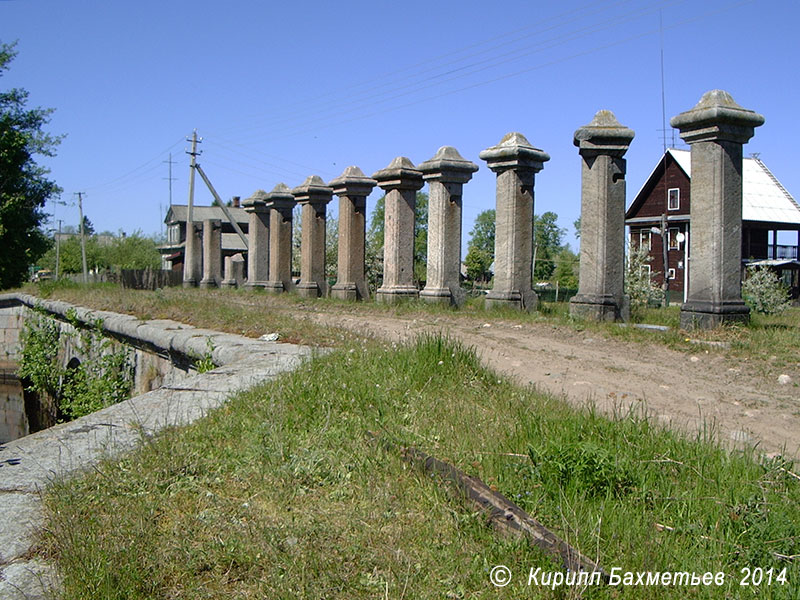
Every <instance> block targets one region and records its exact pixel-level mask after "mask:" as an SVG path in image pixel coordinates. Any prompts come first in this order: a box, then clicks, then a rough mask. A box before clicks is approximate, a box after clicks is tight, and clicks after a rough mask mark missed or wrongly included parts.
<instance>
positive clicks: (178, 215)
mask: <svg viewBox="0 0 800 600" xmlns="http://www.w3.org/2000/svg"><path fill="white" fill-rule="evenodd" d="M227 208H228V210H229V211H230V213H231V215H232V216H233V218H234V219H236V222H237V223H240V224H241V223H248V222H249V220H250V218H249V215H248V214H247V212H246V211H245V210H244V209H243V208H234V207H233V206H228V207H227ZM188 212H189V207H188V206H187V205H186V204H173V205H172V206H171V207H170V208H169V210H168V211H167V216H166V217H164V223H177V222H180V221H186V216H187V213H188ZM206 219H220V220H221V221H225V222H227V221H228V217H226V216H225V213H224V212H222V209H221V208H220V207H219V206H193V207H192V220H193V221H194V222H195V223H201V222H203V221H205V220H206Z"/></svg>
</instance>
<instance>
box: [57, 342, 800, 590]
mask: <svg viewBox="0 0 800 600" xmlns="http://www.w3.org/2000/svg"><path fill="white" fill-rule="evenodd" d="M367 432H371V434H369V435H368V434H367ZM374 436H377V438H378V442H377V443H375V441H373V437H374ZM383 442H389V444H384V443H383ZM409 445H412V446H415V447H418V448H420V449H422V450H424V451H425V452H428V453H430V454H433V455H435V456H437V457H438V458H442V459H445V460H448V461H450V462H452V463H453V464H455V465H456V466H458V467H459V468H461V469H463V470H464V471H466V472H467V473H468V474H470V475H473V476H476V477H480V478H481V479H483V480H484V481H486V482H487V484H489V485H490V486H492V487H493V488H494V489H497V490H498V491H500V492H502V493H503V494H504V495H506V496H507V497H508V498H510V499H512V500H514V501H515V502H517V503H518V504H519V505H520V506H521V507H523V508H524V509H525V510H527V511H529V512H530V513H531V514H532V515H533V516H535V517H536V518H537V519H539V520H540V521H542V522H543V523H545V524H546V525H547V526H549V527H550V528H551V529H552V530H553V531H554V532H555V533H557V534H558V535H559V536H561V537H562V538H564V539H566V540H567V541H568V542H569V543H571V544H573V545H575V546H577V547H578V548H579V549H580V550H581V551H582V552H583V553H584V554H586V555H588V556H590V557H592V558H595V559H596V560H597V561H598V562H599V563H600V564H601V565H603V566H604V567H606V569H610V568H612V567H620V568H622V569H624V570H627V571H666V570H673V571H676V570H680V571H694V572H698V573H703V572H706V571H714V572H717V571H723V572H725V573H726V575H727V578H726V584H725V585H724V586H722V587H716V586H711V587H697V588H692V589H690V590H687V589H685V588H680V587H677V588H670V587H666V588H661V587H657V588H642V587H631V588H625V587H616V588H613V589H612V588H608V587H593V588H590V589H587V590H566V589H563V588H562V589H556V590H549V589H539V588H537V589H533V588H530V587H528V586H527V575H528V573H529V569H530V568H537V567H541V568H543V569H545V570H554V569H558V568H559V566H558V563H556V562H554V561H553V560H551V559H550V558H548V557H547V556H545V555H543V554H542V553H541V552H540V551H539V550H537V549H535V548H533V547H531V546H529V545H528V544H526V543H524V542H520V541H518V540H514V539H504V538H500V537H498V536H496V534H495V533H494V532H493V530H492V529H491V527H489V526H487V522H486V517H485V515H483V514H482V513H480V512H479V511H476V510H475V509H474V508H473V507H470V506H468V505H465V504H464V502H463V501H462V499H461V498H460V497H459V496H458V495H457V494H454V493H453V492H451V491H449V490H448V488H444V487H442V486H441V485H440V482H438V480H436V478H431V477H427V476H423V475H422V474H421V473H420V472H417V471H416V470H415V469H413V468H410V467H409V466H408V465H407V464H406V463H404V462H403V460H402V459H401V458H400V456H399V453H398V452H396V450H392V449H391V448H397V447H398V446H409ZM791 468H792V465H791V464H790V463H788V462H786V461H784V460H783V459H781V458H776V459H773V460H770V461H762V460H760V459H758V458H757V457H756V456H755V455H752V454H741V453H730V452H728V451H726V450H724V449H723V448H721V447H719V446H717V445H715V444H714V443H712V442H709V441H708V440H705V439H697V440H690V439H685V438H684V437H681V436H679V435H677V434H674V433H669V432H666V431H664V430H662V429H660V428H657V427H655V426H653V424H652V423H650V422H649V421H647V420H646V419H643V418H638V417H636V416H635V415H633V414H625V415H621V416H620V417H619V418H617V419H615V420H611V419H608V418H605V417H602V416H600V415H598V414H596V413H594V412H591V411H586V412H582V411H576V410H575V409H572V408H570V407H568V406H567V405H566V404H564V403H562V402H560V401H557V400H555V399H553V398H550V397H547V396H543V395H541V394H538V393H536V392H535V391H534V390H532V389H526V388H521V387H517V386H515V385H513V384H512V383H511V382H510V381H508V380H507V379H506V378H505V377H502V376H500V375H498V374H496V373H495V372H492V371H490V370H488V369H486V368H484V367H482V366H481V365H480V363H479V361H478V359H477V357H476V355H475V353H474V352H473V351H472V350H470V349H468V348H466V347H464V346H463V345H461V344H459V343H456V342H454V341H452V340H449V339H446V338H443V337H441V336H436V335H431V336H426V337H424V338H422V339H420V340H418V341H417V342H416V343H414V344H409V345H404V346H400V347H395V348H390V347H385V346H378V345H366V346H353V347H350V348H348V349H345V350H342V351H338V352H335V353H332V354H330V355H327V356H325V357H322V358H319V359H316V360H314V361H312V362H309V363H307V364H306V365H305V366H303V367H302V368H300V369H299V370H298V371H296V372H295V373H292V374H290V375H287V376H284V377H282V378H280V379H279V380H276V381H274V382H272V383H270V384H266V385H262V386H260V387H258V388H255V389H253V390H251V391H249V392H246V393H241V394H238V395H237V396H235V397H234V398H233V399H232V400H231V401H230V403H229V404H227V405H226V406H224V407H222V408H220V409H218V410H216V411H213V412H212V413H211V414H210V415H209V416H208V417H207V418H205V419H204V420H203V421H201V422H198V423H196V424H194V425H191V426H189V427H186V428H181V429H172V430H169V431H166V432H165V433H163V434H161V435H159V436H157V437H156V438H155V439H152V440H150V441H148V442H147V443H145V444H144V445H143V446H142V448H141V449H140V450H138V451H137V452H135V453H133V454H131V455H130V456H127V457H125V458H122V459H117V460H113V461H108V462H106V463H103V464H102V465H100V466H99V467H98V468H97V469H96V471H95V472H94V473H91V474H89V475H87V476H86V477H83V478H81V479H77V480H73V481H62V482H60V483H58V484H56V485H55V486H54V488H53V489H52V490H51V491H50V493H49V494H48V496H47V499H46V504H47V507H48V512H49V515H50V517H49V518H50V521H49V524H48V525H47V527H46V530H45V531H46V535H45V536H44V539H43V542H42V547H43V549H44V551H45V553H46V555H47V556H49V557H52V558H53V559H55V560H56V561H57V564H58V566H59V568H60V570H61V572H62V574H63V576H64V595H63V597H64V598H68V599H79V598H98V597H102V598H126V599H128V598H131V599H133V598H153V597H160V598H232V597H235V598H266V597H269V598H496V597H500V598H519V597H527V596H530V597H543V598H568V597H578V596H579V595H582V596H583V597H586V598H684V597H685V596H686V595H690V596H692V597H697V598H729V597H739V596H740V593H741V589H740V587H739V586H738V581H739V578H740V577H741V574H740V570H741V569H742V568H744V567H751V568H752V567H754V566H759V567H761V568H764V569H767V568H775V569H783V568H784V567H788V568H789V569H790V573H791V577H793V578H794V582H793V585H772V586H770V587H766V586H762V587H761V588H759V589H758V590H756V592H757V593H758V596H759V597H766V598H791V597H792V594H793V593H794V591H793V590H796V587H795V586H796V577H797V563H796V561H797V556H796V555H800V531H799V530H798V523H800V481H798V480H797V479H796V478H795V477H794V476H793V475H792V473H791ZM786 557H794V558H786ZM497 564H504V565H507V566H508V567H509V568H511V569H512V573H514V578H513V579H512V583H511V584H510V585H508V586H507V587H505V588H495V587H494V586H492V585H491V583H490V582H489V579H488V573H489V571H490V570H491V568H492V566H493V565H497ZM746 593H749V592H746Z"/></svg>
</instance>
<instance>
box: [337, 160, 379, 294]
mask: <svg viewBox="0 0 800 600" xmlns="http://www.w3.org/2000/svg"><path fill="white" fill-rule="evenodd" d="M376 184H377V181H375V180H374V179H371V178H370V177H367V176H366V175H364V172H363V171H362V170H361V169H359V168H358V167H347V168H346V169H345V170H344V172H343V173H342V174H341V175H340V176H339V177H337V178H336V179H334V180H333V181H331V182H330V183H329V184H328V185H330V186H331V187H332V188H333V193H334V194H336V195H337V196H339V248H338V252H339V254H338V261H337V271H338V273H337V278H336V284H335V285H334V286H333V288H332V289H331V295H332V296H333V297H334V298H340V299H342V300H365V299H367V298H369V290H368V288H367V281H366V278H365V276H364V252H365V239H366V231H367V230H366V227H367V221H366V214H367V196H369V195H370V192H372V189H373V188H374V187H375V185H376Z"/></svg>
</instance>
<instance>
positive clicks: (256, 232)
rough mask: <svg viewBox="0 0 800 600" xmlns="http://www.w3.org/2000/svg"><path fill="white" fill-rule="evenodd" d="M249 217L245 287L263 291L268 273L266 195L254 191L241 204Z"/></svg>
mask: <svg viewBox="0 0 800 600" xmlns="http://www.w3.org/2000/svg"><path fill="white" fill-rule="evenodd" d="M243 206H244V210H245V212H247V214H248V215H249V217H250V221H249V223H248V226H247V246H248V249H247V285H246V287H247V288H249V289H263V288H264V286H265V285H266V283H267V279H268V273H269V208H267V193H266V192H265V191H264V190H258V191H256V192H255V193H254V194H253V195H252V196H250V197H249V198H248V199H247V200H245V201H244V203H243Z"/></svg>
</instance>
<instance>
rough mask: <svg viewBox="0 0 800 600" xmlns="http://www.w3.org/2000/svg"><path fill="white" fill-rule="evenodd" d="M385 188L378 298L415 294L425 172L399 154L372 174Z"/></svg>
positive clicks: (381, 299)
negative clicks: (418, 210)
mask: <svg viewBox="0 0 800 600" xmlns="http://www.w3.org/2000/svg"><path fill="white" fill-rule="evenodd" d="M372 178H373V179H375V180H376V181H377V182H378V186H379V187H380V188H381V189H382V190H383V191H384V192H386V200H385V202H386V204H385V211H386V212H385V216H384V228H383V285H382V286H381V287H380V288H379V289H378V292H377V299H378V301H379V302H397V301H398V300H400V299H402V298H416V297H417V295H418V294H419V291H418V290H417V286H416V285H415V284H414V217H415V215H414V210H415V209H416V206H417V191H418V190H419V189H420V188H422V186H423V185H425V184H424V182H423V181H422V172H421V171H418V170H417V169H416V168H415V167H414V163H412V162H411V161H410V160H409V159H407V158H406V157H405V156H398V157H397V158H395V159H394V160H393V161H392V162H391V163H389V166H388V167H386V168H385V169H382V170H380V171H378V172H377V173H375V174H373V175H372Z"/></svg>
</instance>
